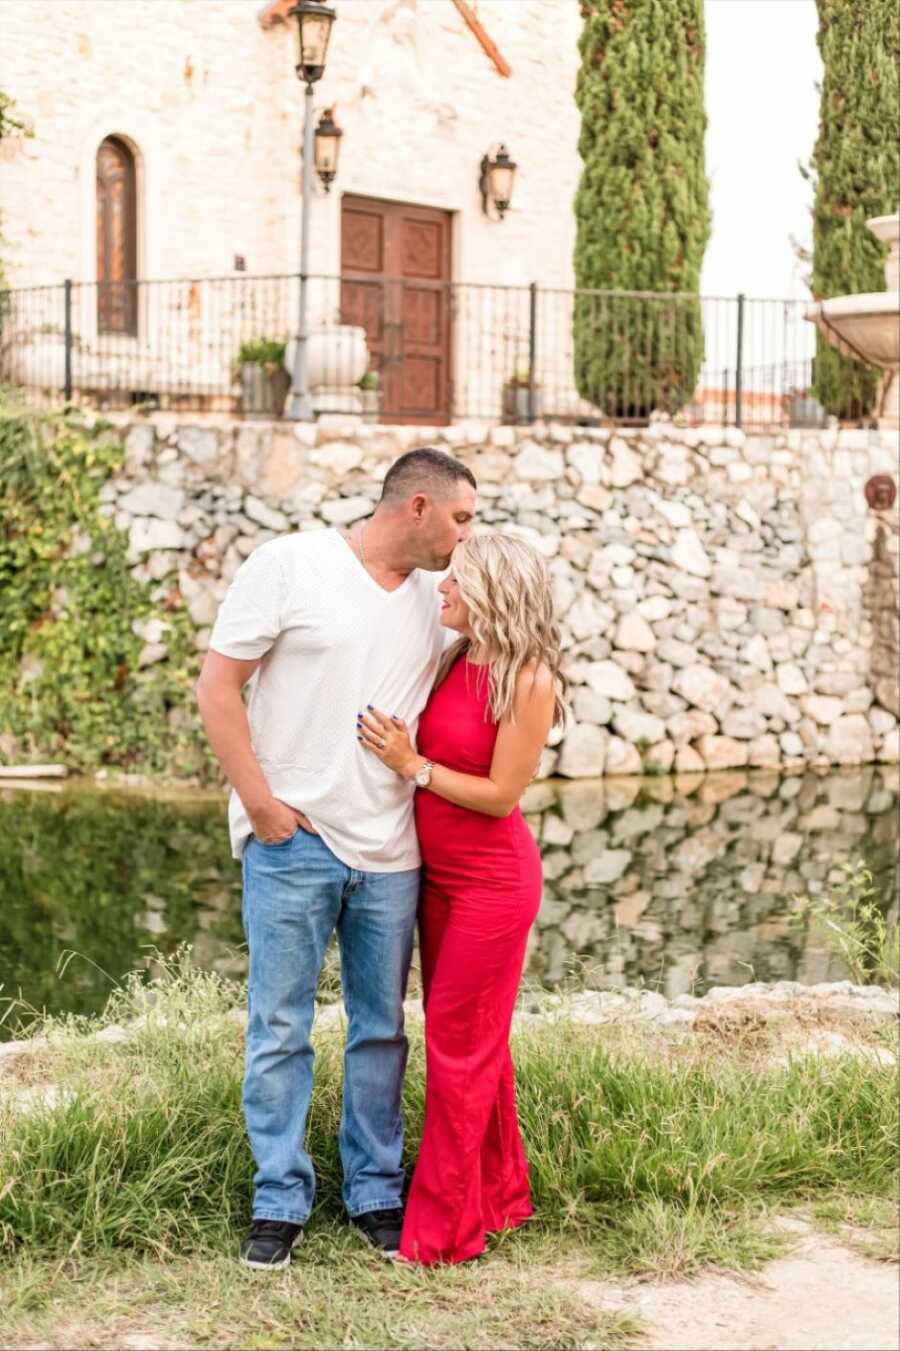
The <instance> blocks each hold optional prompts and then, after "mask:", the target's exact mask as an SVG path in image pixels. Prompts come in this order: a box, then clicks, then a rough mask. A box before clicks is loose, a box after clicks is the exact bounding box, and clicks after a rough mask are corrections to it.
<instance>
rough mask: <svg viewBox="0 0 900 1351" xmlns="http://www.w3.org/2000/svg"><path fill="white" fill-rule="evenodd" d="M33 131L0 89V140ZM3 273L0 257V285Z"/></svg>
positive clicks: (1, 284) (3, 276) (0, 241)
mask: <svg viewBox="0 0 900 1351" xmlns="http://www.w3.org/2000/svg"><path fill="white" fill-rule="evenodd" d="M33 135H34V131H33V129H32V127H31V124H30V123H29V122H28V121H27V119H25V118H23V117H21V116H20V115H19V113H18V111H17V110H16V105H15V101H14V100H13V99H11V98H10V96H9V94H4V92H3V90H2V89H0V141H2V140H3V138H4V137H5V136H33ZM2 242H3V235H2V233H0V243H2ZM4 280H5V274H4V271H3V260H2V258H0V287H2V286H3V285H4ZM2 317H3V306H2V305H0V319H2Z"/></svg>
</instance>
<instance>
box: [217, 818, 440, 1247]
mask: <svg viewBox="0 0 900 1351" xmlns="http://www.w3.org/2000/svg"><path fill="white" fill-rule="evenodd" d="M243 872H244V904H243V918H244V932H245V934H246V936H247V942H248V944H249V947H250V985H249V1015H248V1021H247V1046H246V1066H245V1075H244V1117H245V1120H246V1123H247V1133H248V1135H249V1137H250V1145H251V1148H252V1150H253V1157H254V1159H255V1160H256V1167H257V1171H256V1174H255V1176H254V1185H255V1191H254V1198H253V1217H254V1219H267V1220H290V1221H291V1222H292V1223H293V1224H304V1223H305V1222H306V1219H307V1217H308V1216H309V1212H310V1210H311V1209H312V1204H313V1197H314V1195H315V1185H316V1180H315V1172H314V1171H313V1165H312V1161H311V1159H310V1157H309V1154H308V1153H307V1152H306V1149H305V1148H304V1140H305V1135H306V1117H307V1112H308V1111H309V1102H310V1097H311V1095H312V1078H313V1059H314V1053H313V1049H312V1046H311V1045H310V1040H309V1034H310V1028H311V1026H312V1020H313V1012H314V999H315V993H316V987H317V985H318V983H319V974H320V972H321V970H322V962H323V959H324V957H325V950H326V948H327V946H328V942H329V939H330V938H331V935H332V933H333V932H334V930H335V929H337V935H338V942H339V944H340V950H341V976H342V983H343V990H344V1007H345V1009H346V1011H347V1019H348V1029H347V1044H346V1049H345V1054H344V1105H343V1113H342V1116H341V1130H340V1150H341V1161H342V1163H343V1169H344V1186H343V1198H344V1204H345V1206H346V1208H347V1210H348V1212H349V1213H350V1214H351V1215H362V1214H364V1213H365V1212H366V1211H369V1210H385V1209H390V1208H392V1207H394V1206H399V1205H400V1204H401V1194H402V1188H403V1170H402V1168H401V1166H400V1155H401V1152H402V1149H403V1120H402V1116H401V1109H400V1095H401V1090H402V1087H403V1075H404V1071H405V1069H406V1057H407V1040H406V1037H405V1035H404V1032H403V999H404V996H405V994H406V980H407V976H408V974H409V964H410V960H411V957H412V946H413V932H414V929H415V921H416V905H417V902H418V897H419V869H418V868H414V869H412V870H411V871H406V872H396V873H364V872H359V871H358V870H357V869H355V868H348V867H346V865H345V864H343V863H341V861H340V860H339V859H337V858H335V856H334V854H333V853H332V852H331V850H330V849H329V848H328V846H327V845H326V844H325V843H324V842H323V840H322V839H321V838H320V837H319V836H318V835H311V834H309V833H308V832H307V831H304V830H298V831H297V833H296V834H295V835H293V836H292V837H291V839H289V840H286V841H285V842H284V843H283V844H261V843H260V842H259V841H258V840H256V839H254V838H253V837H252V836H251V838H250V839H249V840H248V841H247V844H246V845H245V847H244V855H243Z"/></svg>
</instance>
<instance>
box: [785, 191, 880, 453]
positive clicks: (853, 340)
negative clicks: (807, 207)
mask: <svg viewBox="0 0 900 1351" xmlns="http://www.w3.org/2000/svg"><path fill="white" fill-rule="evenodd" d="M866 225H867V226H868V227H869V229H870V230H871V231H872V234H873V235H875V236H876V238H877V239H880V240H881V242H882V243H883V244H886V245H887V247H888V256H887V258H886V259H885V264H884V271H885V282H886V285H887V290H886V291H871V292H869V293H864V294H860V295H848V296H833V297H831V298H829V299H828V300H819V301H817V302H816V303H815V304H814V305H810V306H809V308H808V309H807V311H806V316H805V317H806V318H807V319H809V320H810V322H811V323H815V324H818V326H819V329H820V331H821V332H822V334H823V335H824V337H825V338H826V339H827V340H828V341H829V342H830V343H831V344H832V345H833V346H835V347H837V348H838V350H839V351H840V343H839V342H838V341H837V340H836V338H835V334H837V335H838V338H843V339H844V340H845V341H846V342H847V343H848V344H849V345H850V349H851V351H852V352H855V353H856V354H857V355H858V356H861V357H862V358H863V360H865V361H868V362H870V363H871V364H872V365H873V366H880V367H881V369H882V371H883V372H884V375H883V376H882V385H881V397H880V410H879V416H878V424H879V426H880V427H882V428H885V429H890V430H896V429H897V428H898V427H900V323H898V317H900V293H898V288H900V212H896V211H895V212H894V213H893V215H890V216H873V217H872V218H871V220H867V221H866Z"/></svg>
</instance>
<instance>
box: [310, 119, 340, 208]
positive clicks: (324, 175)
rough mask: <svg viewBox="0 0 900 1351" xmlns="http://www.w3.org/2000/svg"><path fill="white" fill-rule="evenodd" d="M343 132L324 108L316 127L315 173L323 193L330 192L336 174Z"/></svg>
mask: <svg viewBox="0 0 900 1351" xmlns="http://www.w3.org/2000/svg"><path fill="white" fill-rule="evenodd" d="M343 134H344V133H343V132H342V131H341V129H340V127H339V126H338V125H337V123H336V122H335V121H334V118H333V117H332V115H331V109H330V108H326V109H325V111H324V113H323V114H322V116H321V117H320V118H319V125H318V126H317V127H316V152H315V157H316V173H317V174H318V175H319V178H320V179H321V180H322V182H323V183H324V184H325V191H326V192H330V191H331V185H332V183H333V182H334V176H335V174H336V173H337V167H338V156H339V154H340V150H341V137H342V136H343Z"/></svg>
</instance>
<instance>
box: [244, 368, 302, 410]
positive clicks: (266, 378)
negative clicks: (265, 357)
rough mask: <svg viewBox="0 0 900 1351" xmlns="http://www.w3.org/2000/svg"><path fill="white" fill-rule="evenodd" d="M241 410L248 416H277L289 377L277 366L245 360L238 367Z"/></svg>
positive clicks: (289, 383)
mask: <svg viewBox="0 0 900 1351" xmlns="http://www.w3.org/2000/svg"><path fill="white" fill-rule="evenodd" d="M240 378H241V412H242V413H243V415H244V417H250V418H278V417H281V414H282V412H283V411H284V401H285V399H286V398H287V396H288V391H289V390H290V387H291V377H290V375H289V374H288V372H287V371H285V370H282V369H281V368H280V367H278V366H272V365H265V366H261V365H260V364H259V363H258V362H256V361H245V362H243V363H242V364H241V368H240Z"/></svg>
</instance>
